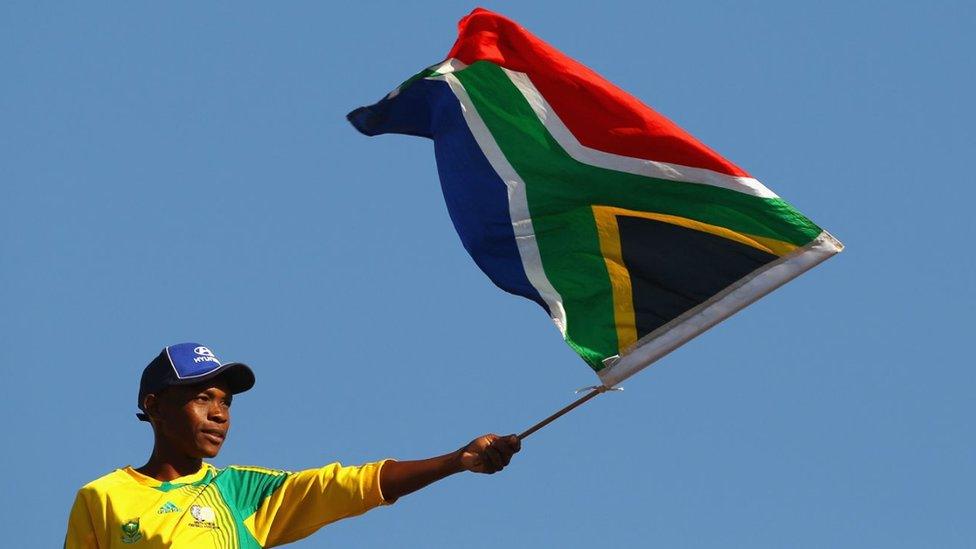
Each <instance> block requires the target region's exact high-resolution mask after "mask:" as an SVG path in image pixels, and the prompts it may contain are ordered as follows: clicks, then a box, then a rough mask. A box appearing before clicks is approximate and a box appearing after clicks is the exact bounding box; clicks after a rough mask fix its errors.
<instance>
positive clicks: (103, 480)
mask: <svg viewBox="0 0 976 549" xmlns="http://www.w3.org/2000/svg"><path fill="white" fill-rule="evenodd" d="M131 481H132V479H131V478H130V477H129V475H127V474H126V473H125V470H124V469H114V470H112V471H111V472H109V473H106V474H104V475H102V476H100V477H98V478H96V479H95V480H93V481H91V482H89V483H87V484H85V485H84V486H82V487H81V488H80V489H79V490H78V493H79V494H82V493H89V494H97V493H104V492H107V491H109V490H111V489H112V488H114V487H116V486H119V485H121V484H125V483H127V482H131Z"/></svg>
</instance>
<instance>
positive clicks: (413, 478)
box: [380, 434, 522, 502]
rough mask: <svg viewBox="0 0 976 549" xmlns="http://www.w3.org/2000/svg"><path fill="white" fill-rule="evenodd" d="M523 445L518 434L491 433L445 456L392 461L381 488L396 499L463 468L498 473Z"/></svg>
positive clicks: (385, 468) (382, 474) (387, 496)
mask: <svg viewBox="0 0 976 549" xmlns="http://www.w3.org/2000/svg"><path fill="white" fill-rule="evenodd" d="M521 447H522V442H521V441H520V440H519V439H518V437H517V436H515V435H508V436H505V437H500V436H498V435H492V434H488V435H484V436H480V437H478V438H476V439H474V440H472V441H471V442H469V443H468V444H467V445H465V446H464V447H463V448H461V449H459V450H457V451H454V452H451V453H450V454H444V455H443V456H437V457H433V458H430V459H421V460H416V461H388V462H386V463H385V464H384V465H383V469H382V470H381V471H380V490H381V491H382V492H383V498H384V499H385V500H386V501H389V502H392V501H393V500H395V499H397V498H399V497H400V496H405V495H407V494H409V493H411V492H416V491H417V490H420V489H421V488H423V487H424V486H427V485H428V484H431V483H432V482H437V481H438V480H441V479H442V478H445V477H448V476H451V475H453V474H454V473H460V472H461V471H472V472H475V473H486V474H489V475H490V474H492V473H497V472H498V471H501V470H502V469H504V468H505V466H506V465H508V462H509V461H511V459H512V455H514V454H515V453H516V452H518V451H519V449H521Z"/></svg>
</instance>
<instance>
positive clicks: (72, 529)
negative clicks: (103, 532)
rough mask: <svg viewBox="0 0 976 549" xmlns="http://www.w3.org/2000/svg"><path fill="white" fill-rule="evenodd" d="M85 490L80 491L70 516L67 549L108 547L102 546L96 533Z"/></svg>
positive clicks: (65, 539) (66, 541) (65, 538)
mask: <svg viewBox="0 0 976 549" xmlns="http://www.w3.org/2000/svg"><path fill="white" fill-rule="evenodd" d="M84 492H85V491H84V489H82V490H79V491H78V495H77V496H75V503H74V505H72V506H71V513H70V514H69V515H68V532H67V534H65V536H64V548H65V549H98V548H99V547H107V546H106V545H103V544H100V543H99V540H98V536H97V535H96V533H95V523H94V521H93V520H92V515H91V512H90V510H89V509H88V502H87V498H86V497H85V493H84Z"/></svg>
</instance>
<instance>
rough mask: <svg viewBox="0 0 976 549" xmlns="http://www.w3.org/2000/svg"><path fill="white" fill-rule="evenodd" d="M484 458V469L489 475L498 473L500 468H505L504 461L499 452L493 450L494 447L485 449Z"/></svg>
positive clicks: (496, 449)
mask: <svg viewBox="0 0 976 549" xmlns="http://www.w3.org/2000/svg"><path fill="white" fill-rule="evenodd" d="M484 456H485V461H486V462H487V463H486V465H487V467H485V469H486V470H487V471H488V472H490V473H494V472H495V471H500V470H501V468H502V467H504V466H505V460H504V458H503V457H502V454H501V452H499V451H498V448H495V446H489V447H487V448H485V451H484Z"/></svg>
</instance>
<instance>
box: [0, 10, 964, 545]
mask: <svg viewBox="0 0 976 549" xmlns="http://www.w3.org/2000/svg"><path fill="white" fill-rule="evenodd" d="M407 6H408V3H406V2H385V3H372V2H356V3H350V4H348V5H344V7H339V5H338V4H328V5H327V4H325V3H273V4H268V3H262V4H258V3H244V2H227V3H216V4H215V3H208V4H207V5H201V4H200V3H197V2H193V3H180V4H168V5H165V6H164V5H160V4H155V3H138V4H133V3H116V4H114V5H104V4H99V5H93V4H85V5H83V6H82V5H80V4H79V5H76V6H73V7H64V6H59V7H54V6H52V5H44V4H41V3H38V2H5V3H4V4H3V5H2V6H0V70H2V84H0V184H2V187H0V189H2V194H0V304H2V309H3V314H2V315H0V333H2V334H3V339H2V342H3V344H2V345H0V391H2V394H3V396H2V398H0V413H2V415H3V417H4V418H5V426H4V429H3V437H4V445H3V446H4V450H3V452H2V453H0V464H2V466H3V470H4V472H5V473H6V474H7V475H8V477H7V478H6V479H5V481H4V482H5V485H6V486H7V488H6V490H5V494H6V495H5V497H4V498H3V499H2V501H0V517H2V522H3V524H4V525H5V527H4V532H5V534H4V535H5V540H4V542H3V545H4V546H7V547H55V546H60V543H61V539H62V536H63V532H64V524H65V521H66V516H67V511H68V508H69V506H70V504H71V501H72V499H73V497H74V493H75V491H76V490H77V488H78V487H79V486H81V485H82V484H84V483H85V482H87V481H89V480H91V479H93V478H95V477H98V476H100V475H102V474H104V473H106V472H108V471H110V470H111V469H113V468H115V467H118V466H122V465H125V464H130V463H131V464H136V465H139V464H141V463H143V461H144V460H145V458H146V457H147V455H148V452H149V449H150V443H151V440H150V433H149V429H148V427H147V425H146V424H144V423H140V422H138V421H136V419H135V417H134V416H133V412H134V411H135V404H136V390H137V384H138V378H139V374H140V372H141V369H142V367H143V366H144V365H145V364H146V362H148V361H149V360H150V359H151V358H152V357H153V356H154V355H155V354H156V353H158V352H159V350H160V349H161V348H162V347H163V346H164V345H166V344H169V343H175V342H178V341H186V340H197V341H200V342H203V343H205V344H207V345H209V346H211V347H212V348H213V349H214V350H215V351H216V352H217V354H218V355H219V356H220V357H222V358H224V359H225V360H242V361H246V362H248V363H250V364H251V365H252V366H253V367H254V369H255V370H256V372H257V374H258V383H257V386H256V387H255V389H254V390H253V391H252V392H250V393H247V394H245V395H242V396H241V398H239V399H238V400H236V401H235V404H234V414H235V416H234V424H235V426H234V429H233V430H232V432H231V436H230V438H229V439H228V442H227V444H226V446H225V449H224V452H223V453H222V454H221V455H220V456H219V458H218V459H217V460H215V463H216V464H217V465H218V466H223V465H226V464H231V463H238V464H254V465H265V466H271V467H279V468H288V469H299V468H307V467H312V466H316V465H321V464H325V463H328V462H330V461H334V460H341V461H342V462H344V463H355V462H361V461H367V460H372V459H375V458H382V457H388V456H389V457H398V458H403V459H409V458H419V457H426V456H429V455H434V454H438V453H442V452H446V451H449V450H453V449H455V448H457V447H459V446H460V445H461V444H463V443H465V442H467V441H468V440H469V439H471V438H472V437H474V436H475V435H478V434H481V433H482V432H486V431H497V432H502V433H505V432H514V431H518V430H520V429H523V428H525V427H527V426H528V425H530V424H532V423H533V422H535V421H536V420H537V419H540V418H542V417H544V416H545V415H547V414H549V413H550V412H552V411H554V410H555V409H557V408H559V407H561V406H562V405H564V404H566V403H568V402H569V401H570V400H572V399H573V398H574V395H573V393H572V391H573V390H574V389H576V388H578V387H580V386H584V385H590V384H592V383H594V382H595V379H596V378H595V376H594V375H593V374H592V373H591V372H590V371H589V370H588V368H587V367H586V366H585V365H584V364H583V362H582V361H581V360H579V358H578V357H576V356H575V355H574V354H573V353H572V351H571V350H570V349H569V348H568V347H567V346H565V344H564V343H563V342H562V341H561V340H560V338H559V336H558V332H557V331H556V329H555V328H554V327H553V326H552V325H551V323H550V321H549V320H548V318H547V317H546V315H545V314H544V313H543V312H542V310H541V309H539V308H538V307H537V306H536V305H534V304H532V303H530V302H528V301H525V300H521V299H519V298H516V297H513V296H509V295H507V294H504V293H502V292H501V291H499V290H497V289H495V288H494V287H493V286H492V285H491V283H490V282H489V281H488V280H487V279H486V278H485V277H484V276H483V275H482V274H481V273H480V272H479V271H478V270H477V268H476V267H475V265H474V263H473V262H472V261H471V260H470V259H469V258H468V257H467V255H466V254H465V252H464V251H463V249H462V247H461V245H460V243H459V241H458V239H457V236H456V235H455V234H454V232H453V228H452V226H451V223H450V220H449V219H448V216H447V212H446V209H445V206H444V204H443V200H442V198H441V196H440V190H439V185H438V182H437V175H436V170H435V165H434V158H433V152H432V147H431V144H430V142H428V141H426V140H422V139H417V138H408V137H400V136H385V137H380V138H374V139H368V138H366V137H363V136H361V135H359V134H358V133H356V132H355V131H354V130H353V129H352V128H351V127H350V126H349V125H348V124H347V123H346V121H345V120H344V115H345V113H346V112H347V111H349V110H350V109H352V108H354V107H357V106H359V105H362V104H367V103H372V102H373V101H375V100H376V99H378V98H380V97H381V96H382V95H383V94H385V93H386V92H387V91H389V90H390V89H391V88H392V87H393V86H395V85H396V84H397V83H399V82H400V81H402V80H403V79H404V78H406V77H407V76H409V75H411V74H413V73H414V72H415V71H417V70H418V69H420V68H422V67H425V66H427V65H429V64H432V63H434V62H436V61H439V60H440V59H442V58H443V56H444V54H445V53H446V52H447V51H448V49H449V48H450V46H451V44H452V42H453V40H454V37H455V27H454V26H455V23H456V21H457V20H458V19H459V18H460V17H461V16H463V15H464V14H466V13H467V12H468V11H470V9H471V8H473V7H474V5H473V4H467V3H454V2H426V3H424V4H423V7H422V8H421V7H407ZM485 6H486V7H489V8H492V9H495V10H497V11H500V12H502V13H504V14H506V15H508V16H510V17H512V18H514V19H516V20H518V21H519V22H521V23H522V24H523V25H525V26H526V27H528V28H529V29H530V30H532V31H533V32H535V33H536V34H537V35H539V36H541V37H542V38H543V39H545V40H547V41H549V42H550V43H552V44H553V45H555V46H556V47H558V48H560V49H562V50H563V51H565V52H567V53H568V54H570V55H573V56H575V57H576V58H577V59H579V60H581V61H582V62H584V63H586V64H587V65H589V66H591V67H592V68H594V69H596V70H597V71H598V72H600V73H602V74H603V75H604V76H606V77H608V78H609V79H611V80H612V81H614V82H616V83H617V84H619V85H620V86H622V87H623V88H625V89H627V90H628V91H630V92H631V93H633V94H634V95H636V96H637V97H639V98H641V99H643V100H644V101H645V102H646V103H648V104H650V105H651V106H653V107H655V108H656V109H658V110H659V111H661V112H662V113H664V114H665V115H667V116H669V117H671V118H672V119H673V120H675V121H676V122H677V123H679V124H680V125H682V126H683V127H685V128H686V129H688V130H689V131H691V132H692V133H693V134H695V135H696V136H698V137H699V138H701V139H702V140H703V141H705V142H706V143H707V144H709V145H711V146H712V147H714V148H715V149H717V150H718V151H719V152H721V153H722V154H723V155H725V156H726V157H728V158H730V159H731V160H733V161H734V162H736V163H738V164H740V165H741V166H743V167H744V168H745V169H747V170H748V171H750V172H751V173H752V174H753V175H755V176H756V177H758V178H759V179H760V180H761V181H763V182H764V183H765V184H766V185H768V186H769V187H770V188H772V189H773V190H775V191H776V192H777V193H779V194H780V195H782V196H783V197H785V198H786V199H787V200H789V201H790V202H792V203H793V204H794V205H795V206H797V207H798V208H799V209H800V210H801V211H803V212H805V213H806V214H807V215H809V216H810V217H811V218H812V219H813V220H814V221H816V222H817V223H818V224H820V225H822V226H823V227H825V228H827V229H829V230H830V231H831V232H833V233H834V234H836V235H837V236H838V238H840V239H841V240H842V241H844V243H845V244H846V245H847V250H846V251H845V252H844V253H843V254H841V255H840V256H837V257H835V258H833V259H831V260H830V261H828V262H827V263H825V264H824V265H822V266H821V267H819V268H817V269H815V270H814V271H812V272H810V273H808V274H806V275H804V276H803V277H801V278H800V279H799V280H797V281H795V282H793V283H791V284H789V285H787V286H786V287H784V288H783V289H781V290H779V291H777V292H775V293H774V294H772V295H771V296H769V297H767V298H766V299H764V300H762V301H761V302H759V303H757V304H756V305H754V306H752V307H750V308H749V309H747V310H746V311H744V312H742V313H740V314H739V315H737V316H735V317H733V318H732V319H731V320H729V321H727V322H725V323H724V324H722V325H720V326H719V327H717V328H716V329H714V330H712V331H710V332H709V333H707V334H705V335H704V336H702V337H700V338H698V339H696V340H694V341H693V342H691V343H690V344H688V345H686V346H685V347H684V348H682V349H680V350H679V351H677V352H675V353H674V354H672V355H670V356H668V357H667V358H665V359H664V360H662V361H661V362H660V363H658V364H656V365H655V366H654V367H653V368H651V369H649V370H646V371H644V372H643V373H641V374H640V375H638V376H637V377H635V378H632V379H631V380H629V381H628V382H627V383H625V384H624V385H625V387H626V391H625V392H623V393H617V394H610V395H605V396H602V397H600V398H599V399H597V400H595V401H593V402H591V403H590V404H587V405H586V406H585V407H584V408H581V409H580V410H579V411H577V412H574V413H573V414H572V415H570V416H567V417H565V418H563V419H561V420H560V421H558V422H557V423H555V424H554V425H552V426H551V427H549V428H547V429H545V430H543V431H541V432H540V433H539V434H537V435H535V436H533V437H532V438H530V439H528V440H527V441H526V444H525V446H524V450H523V452H522V453H521V454H520V455H519V456H517V459H516V460H515V461H514V462H513V464H512V466H511V467H510V469H508V470H506V471H505V472H504V473H502V474H500V475H495V476H491V477H487V476H475V475H468V476H460V477H454V478H451V479H448V480H446V481H444V482H442V483H440V484H438V485H435V486H434V487H431V488H430V489H428V490H426V491H425V492H422V493H419V494H415V495H413V496H410V497H407V498H404V499H403V500H402V501H400V502H399V503H397V504H396V505H395V506H393V507H392V508H386V509H380V510H377V511H375V512H373V513H370V514H368V515H366V516H364V517H360V518H356V519H353V520H350V521H346V522H343V523H339V524H335V525H333V526H330V527H327V528H325V529H324V530H322V531H320V532H319V533H318V534H316V535H315V536H313V537H311V538H309V539H308V540H306V541H304V542H301V543H298V544H296V545H295V546H296V547H390V546H401V547H475V548H491V549H497V548H498V547H547V546H549V547H594V546H618V547H693V548H713V547H714V548H726V547H753V548H760V547H761V548H781V547H857V548H861V547H885V548H896V547H940V548H954V547H972V543H973V540H974V538H976V526H974V525H976V511H974V505H973V502H974V499H973V498H974V495H973V494H974V492H976V442H974V436H976V429H974V423H973V417H974V398H976V397H974V395H976V370H974V361H973V348H972V342H973V340H974V338H973V335H972V331H973V328H974V323H973V316H974V313H976V306H974V305H976V299H974V298H976V287H974V275H973V273H974V269H976V264H974V261H973V254H972V253H971V251H970V247H971V245H972V242H973V238H974V236H976V235H974V222H973V219H972V214H971V212H972V207H971V204H972V203H973V201H974V198H976V197H974V191H973V188H974V183H976V182H974V180H973V175H972V173H973V171H972V169H971V167H970V166H969V164H970V163H971V161H972V158H973V151H974V150H976V139H974V135H976V134H974V132H973V123H974V120H976V117H974V114H976V112H974V106H973V104H974V103H973V97H976V89H974V87H976V86H974V77H973V75H974V74H976V62H974V59H976V57H974V55H973V52H974V47H973V38H972V29H973V28H974V25H976V16H974V9H973V7H972V3H970V2H930V3H925V4H924V6H923V4H919V3H914V2H912V3H907V2H906V3H898V2H804V3H793V2H789V3H784V2H749V1H736V2H722V3H701V2H681V3H675V2H628V3H617V2H605V3H601V4H599V5H597V4H594V3H592V2H575V3H567V2H538V3H527V2H485Z"/></svg>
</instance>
